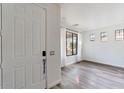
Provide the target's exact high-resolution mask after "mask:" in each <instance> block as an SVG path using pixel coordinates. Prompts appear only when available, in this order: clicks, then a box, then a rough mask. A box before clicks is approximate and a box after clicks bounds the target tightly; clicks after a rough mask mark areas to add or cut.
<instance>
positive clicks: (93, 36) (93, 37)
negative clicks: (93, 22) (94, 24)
mask: <svg viewBox="0 0 124 93" xmlns="http://www.w3.org/2000/svg"><path fill="white" fill-rule="evenodd" d="M90 41H95V34H94V33H92V34H90Z"/></svg>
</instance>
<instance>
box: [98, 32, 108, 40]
mask: <svg viewBox="0 0 124 93" xmlns="http://www.w3.org/2000/svg"><path fill="white" fill-rule="evenodd" d="M100 40H101V41H107V40H108V37H107V32H101V33H100Z"/></svg>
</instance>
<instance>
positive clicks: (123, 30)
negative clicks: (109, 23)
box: [115, 29, 124, 41]
mask: <svg viewBox="0 0 124 93" xmlns="http://www.w3.org/2000/svg"><path fill="white" fill-rule="evenodd" d="M121 30H122V32H123V38H121V39H120V40H119V38H117V31H119V33H120V31H121ZM115 40H116V41H123V40H124V29H117V30H115Z"/></svg>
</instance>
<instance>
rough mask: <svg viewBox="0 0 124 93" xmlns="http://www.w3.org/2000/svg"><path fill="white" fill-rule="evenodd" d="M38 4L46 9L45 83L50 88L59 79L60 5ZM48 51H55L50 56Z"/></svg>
mask: <svg viewBox="0 0 124 93" xmlns="http://www.w3.org/2000/svg"><path fill="white" fill-rule="evenodd" d="M38 5H40V6H41V7H43V8H46V9H47V77H48V78H47V84H48V88H50V87H53V86H54V85H56V84H57V83H59V82H60V81H61V69H60V7H59V5H57V4H38ZM50 51H55V55H52V56H50V54H49V52H50Z"/></svg>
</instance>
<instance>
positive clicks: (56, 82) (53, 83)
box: [47, 79, 61, 89]
mask: <svg viewBox="0 0 124 93" xmlns="http://www.w3.org/2000/svg"><path fill="white" fill-rule="evenodd" d="M59 83H61V79H59V80H56V81H54V82H52V83H51V84H48V86H47V88H48V89H49V88H52V87H54V86H56V85H57V84H59Z"/></svg>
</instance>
